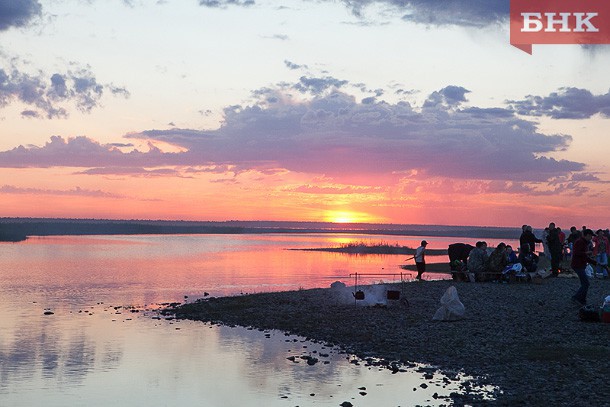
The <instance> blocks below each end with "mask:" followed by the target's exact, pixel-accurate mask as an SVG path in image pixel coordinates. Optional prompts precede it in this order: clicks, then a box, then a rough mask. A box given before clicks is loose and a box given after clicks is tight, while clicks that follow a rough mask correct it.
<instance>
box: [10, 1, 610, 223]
mask: <svg viewBox="0 0 610 407" xmlns="http://www.w3.org/2000/svg"><path fill="white" fill-rule="evenodd" d="M86 3H87V2H82V4H80V3H79V4H72V5H70V4H68V3H66V2H48V1H42V2H40V3H39V2H38V1H33V2H31V4H30V2H28V3H27V4H30V5H31V6H32V7H26V3H23V5H22V6H20V7H22V9H21V8H17V9H15V10H14V12H15V13H17V11H19V10H21V12H20V13H21V14H19V13H17V14H15V15H14V16H13V17H11V16H12V14H11V15H9V14H7V18H6V23H3V24H4V25H0V35H1V36H3V37H4V41H3V44H4V45H3V48H2V52H0V120H1V123H2V137H1V138H0V176H1V179H2V182H1V183H0V212H1V213H2V216H6V217H62V218H108V219H167V220H180V219H183V220H201V221H206V220H210V221H223V220H232V219H234V220H286V221H325V222H332V223H362V222H363V223H400V224H409V223H410V224H447V225H481V226H519V225H522V224H524V223H527V224H534V225H544V224H548V223H549V222H550V221H554V222H556V223H558V224H559V225H561V226H563V227H569V226H570V225H572V224H596V225H599V226H604V225H605V224H608V223H610V205H609V204H608V202H610V196H609V195H608V192H607V191H608V189H607V187H606V184H607V183H608V182H609V181H610V169H609V168H608V166H607V163H606V161H607V157H610V144H609V143H607V140H606V137H607V135H606V133H607V131H606V129H607V128H608V125H609V120H610V116H609V114H608V112H609V111H610V110H609V108H610V106H609V105H608V100H610V98H609V97H608V87H609V85H608V80H607V74H606V67H607V66H608V65H609V64H610V54H609V53H606V52H601V51H600V52H597V53H595V57H593V54H594V53H593V52H592V51H590V50H589V49H588V48H584V47H579V46H578V45H571V46H567V45H566V46H560V45H555V46H543V45H536V46H535V47H534V48H535V50H534V52H533V54H532V55H528V54H525V53H523V52H522V51H520V50H518V49H516V48H515V47H513V46H511V44H510V43H509V41H508V37H507V36H508V28H509V27H508V24H504V23H505V21H504V17H502V16H504V14H505V13H504V11H505V10H503V9H502V10H500V9H496V8H497V7H499V5H498V3H493V4H491V3H490V4H486V5H479V4H478V3H477V5H476V6H472V7H474V8H473V9H472V10H471V9H470V8H469V7H470V6H467V7H466V9H467V10H470V11H464V12H463V13H461V14H460V16H461V17H460V18H459V19H456V18H455V15H454V14H451V13H450V14H445V10H435V12H434V15H435V16H437V17H438V19H436V17H435V19H434V20H429V19H426V18H423V17H422V19H421V20H418V17H417V16H418V14H417V11H420V12H424V14H425V15H427V14H426V13H427V12H428V11H429V10H427V9H425V7H424V6H423V5H419V3H417V2H415V3H412V4H411V3H409V4H410V5H409V6H408V7H407V6H404V7H403V6H400V5H397V3H396V2H385V1H379V2H377V1H373V2H362V3H361V4H360V3H359V2H354V4H353V5H352V7H353V9H350V7H346V4H347V3H346V2H338V3H336V4H335V3H332V2H317V3H308V2H301V1H299V0H295V4H294V7H286V8H285V9H282V12H280V13H277V12H276V11H277V10H275V9H273V8H271V6H270V5H268V4H262V3H261V4H258V3H257V6H256V7H253V8H249V7H245V5H246V3H248V2H243V3H244V4H242V3H241V2H223V1H220V2H214V4H217V6H218V7H212V6H211V5H210V4H211V3H210V4H208V2H200V3H201V4H199V5H197V4H190V5H186V4H179V5H178V4H172V5H169V4H165V3H163V2H159V3H158V4H138V5H135V4H131V3H132V2H124V3H125V4H123V5H122V6H120V7H121V8H120V10H122V11H121V12H123V11H124V12H126V13H128V14H129V13H133V14H130V18H128V17H125V20H117V19H114V18H104V17H105V16H114V15H119V14H121V12H120V11H117V9H116V8H115V6H111V5H109V4H105V3H104V2H96V4H95V6H93V5H92V4H86ZM128 3H129V4H128ZM143 3H146V2H143ZM195 3H196V2H195ZM365 3H366V4H365ZM369 3H370V4H369ZM373 3H375V4H376V6H382V5H383V6H387V7H389V8H390V9H391V10H390V11H392V12H383V13H381V12H379V10H377V8H376V7H374V6H373ZM20 4H21V3H20ZM248 4H250V3H248ZM350 4H351V3H350ZM357 4H359V5H357ZM369 5H370V7H369ZM117 7H118V6H117ZM405 7H406V8H407V9H409V10H408V15H409V16H411V17H410V18H411V19H412V20H408V19H404V18H400V16H402V15H404V14H405V12H406V11H405V9H404V8H405ZM420 8H421V9H420ZM479 8H483V9H485V8H487V9H489V10H487V9H486V10H479ZM255 9H256V12H255V11H254V10H255ZM424 9H425V10H424ZM350 10H351V11H350ZM353 11H357V12H355V13H354V12H353ZM488 11H489V13H488ZM250 13H252V14H250ZM313 15H315V16H316V18H315V19H313V20H312V21H315V24H314V26H309V25H308V24H307V23H306V22H307V21H310V19H311V16H313ZM51 16H61V17H57V18H55V17H53V18H51ZM161 16H172V18H174V20H173V21H180V23H178V24H176V26H175V29H168V30H164V31H163V32H161V31H159V30H150V27H151V26H153V25H155V24H157V25H162V24H164V23H165V22H164V20H163V19H162V17H161ZM246 16H250V17H253V18H248V17H246ZM254 16H256V17H254ZM392 16H394V17H392ZM47 17H48V18H47ZM441 17H442V18H441ZM469 19H472V21H475V20H476V22H477V23H476V24H474V23H472V21H471V20H469ZM202 21H207V22H209V23H210V24H203V23H201V22H202ZM434 21H437V22H438V26H436V25H435V24H437V23H435V22H434ZM441 21H443V22H442V23H441ZM85 22H86V23H85ZM342 22H346V23H345V24H343V23H342ZM422 22H425V24H422ZM465 22H467V23H465ZM364 23H366V24H364ZM430 25H431V26H430ZM178 27H182V28H181V29H178ZM338 27H341V30H338V29H337V28H338ZM380 27H384V28H383V29H381V28H380ZM431 27H432V28H435V30H434V31H430V30H429V28H431ZM486 27H495V28H498V27H504V28H503V30H500V31H498V33H496V34H494V35H491V36H489V37H487V35H488V34H490V33H488V32H487V31H486ZM496 31H497V30H496ZM74 32H80V33H82V34H81V35H82V37H83V38H89V40H88V41H89V42H75V41H74V37H73V35H74V34H73V33H74ZM187 32H188V33H189V34H188V40H187V39H186V38H185V36H186V33H187ZM219 32H222V33H230V34H231V35H224V34H223V35H219ZM494 32H495V31H494ZM144 33H150V35H144ZM484 34H485V38H486V42H484V43H481V42H480V41H478V40H475V39H476V38H481V36H482V35H484ZM192 38H199V39H201V40H200V41H191V40H190V39H192ZM238 38H239V39H240V40H239V41H238V40H237V39H238ZM329 38H332V39H333V41H329V40H328V39H329ZM406 38H410V39H417V40H409V41H406V40H405V39H406ZM338 43H339V44H344V45H343V46H342V47H341V50H340V55H339V53H338V52H339V50H338V49H337V47H336V46H335V45H333V44H338ZM68 44H69V46H68ZM130 44H138V52H134V50H133V47H130ZM439 48H440V49H444V50H451V53H450V54H447V55H444V54H443V55H442V57H441V55H440V54H438V55H437V54H436V53H433V54H431V53H430V52H429V50H430V49H439ZM48 49H56V50H58V53H57V55H49V54H48ZM591 49H593V48H591ZM24 50H28V53H27V54H26V53H24ZM104 50H113V51H112V52H109V51H108V52H105V51H104ZM559 60H561V61H562V64H559V65H553V61H559ZM67 61H69V62H67ZM178 61H180V62H178ZM413 61H417V63H413ZM472 61H477V63H476V64H474V63H473V62H472ZM549 66H552V68H549ZM541 72H544V75H543V76H541ZM575 72H578V73H579V74H578V75H575V74H574V73H575Z"/></svg>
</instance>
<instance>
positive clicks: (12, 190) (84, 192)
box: [0, 185, 125, 199]
mask: <svg viewBox="0 0 610 407" xmlns="http://www.w3.org/2000/svg"><path fill="white" fill-rule="evenodd" d="M0 194H22V195H62V196H91V197H98V198H115V199H120V198H125V196H123V195H117V194H113V193H110V192H105V191H102V190H99V189H96V190H91V189H83V188H81V187H75V188H73V189H68V190H63V189H41V188H20V187H16V186H13V185H4V186H2V187H0Z"/></svg>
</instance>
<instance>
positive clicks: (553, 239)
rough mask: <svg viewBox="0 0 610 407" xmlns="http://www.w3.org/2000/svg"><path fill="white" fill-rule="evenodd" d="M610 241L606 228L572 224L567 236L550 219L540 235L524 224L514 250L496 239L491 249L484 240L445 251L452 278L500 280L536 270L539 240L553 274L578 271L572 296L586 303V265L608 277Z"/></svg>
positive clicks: (456, 245) (579, 302) (458, 245)
mask: <svg viewBox="0 0 610 407" xmlns="http://www.w3.org/2000/svg"><path fill="white" fill-rule="evenodd" d="M609 241H610V231H609V230H608V229H606V230H602V229H598V230H597V231H596V232H593V230H591V229H589V228H587V227H586V226H583V227H582V229H581V230H578V229H577V228H576V227H574V226H572V227H571V228H570V234H569V235H568V236H566V235H565V233H564V232H563V231H562V230H561V228H559V227H557V226H556V225H555V223H553V222H551V223H550V224H549V226H548V227H547V228H545V230H544V233H543V236H542V238H538V237H537V236H536V235H535V234H534V232H533V230H532V227H531V226H529V225H523V227H522V233H521V236H520V237H519V249H518V251H517V252H516V251H514V250H513V248H512V247H511V246H510V245H507V244H505V243H499V244H498V245H497V246H496V247H495V248H494V249H493V251H491V252H490V251H489V250H488V248H487V243H486V242H484V241H480V242H477V243H476V245H475V246H474V247H473V246H471V245H469V244H464V243H455V244H452V245H449V250H448V254H449V260H450V265H451V270H452V272H453V275H454V278H455V279H460V277H462V279H466V280H470V281H473V280H474V281H489V280H500V279H502V278H507V277H508V276H510V275H516V276H527V275H528V274H526V273H535V272H536V271H537V268H538V263H539V257H538V255H537V254H536V244H538V243H541V244H542V245H543V248H544V256H545V257H546V258H548V259H549V260H550V263H551V268H550V272H551V274H552V275H554V276H557V275H558V274H559V273H560V272H562V271H565V272H567V271H569V269H571V270H573V271H574V272H575V273H576V274H577V275H578V277H579V279H580V284H581V285H580V288H579V289H578V291H577V293H576V294H575V295H574V297H573V298H572V300H573V301H574V302H576V303H578V304H580V305H585V304H586V298H587V291H588V288H589V277H588V276H587V272H586V268H587V265H589V264H591V265H592V266H594V267H595V269H594V272H595V275H598V276H600V277H602V278H608V253H609V250H610V244H609ZM568 261H569V263H568ZM568 264H569V266H568Z"/></svg>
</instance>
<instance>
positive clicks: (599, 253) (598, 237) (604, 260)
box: [593, 229, 608, 278]
mask: <svg viewBox="0 0 610 407" xmlns="http://www.w3.org/2000/svg"><path fill="white" fill-rule="evenodd" d="M593 241H594V242H595V247H594V248H593V256H595V260H596V261H597V266H596V270H595V275H596V276H597V275H598V274H599V276H600V277H603V278H608V238H607V237H606V236H605V235H604V231H603V230H601V229H599V230H598V231H597V232H596V233H595V237H594V238H593Z"/></svg>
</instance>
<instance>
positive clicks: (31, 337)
mask: <svg viewBox="0 0 610 407" xmlns="http://www.w3.org/2000/svg"><path fill="white" fill-rule="evenodd" d="M31 312H32V313H34V312H36V313H38V312H40V310H39V309H32V310H31ZM66 318H67V319H72V321H66ZM75 318H76V316H74V315H70V314H69V315H67V316H66V315H64V316H62V315H53V316H44V317H40V318H38V317H33V316H32V315H31V314H30V316H29V318H23V319H16V320H15V321H14V322H13V323H14V329H12V330H11V331H12V334H13V335H12V337H10V336H7V335H6V333H7V331H6V330H5V334H4V335H3V340H2V342H0V376H1V378H2V380H1V383H0V388H3V389H4V391H7V389H9V388H12V387H13V388H15V387H16V388H18V387H20V386H23V385H24V384H26V383H28V382H29V383H30V385H31V384H32V383H40V386H43V387H44V386H49V385H54V386H59V387H66V386H68V387H71V386H74V385H78V384H79V383H82V382H83V381H84V380H85V379H86V377H87V375H88V374H89V373H90V372H92V371H93V370H94V369H96V368H97V366H100V367H102V368H103V369H106V370H111V369H114V368H116V367H117V366H118V365H120V363H121V358H122V351H121V350H120V349H117V348H116V345H114V344H108V345H107V346H103V347H102V349H101V352H100V353H99V354H98V343H97V342H96V341H95V340H94V339H92V338H91V337H90V335H89V334H88V332H87V329H86V324H85V326H80V323H81V322H82V321H78V322H77V323H76V324H74V323H73V322H76V321H74V319H75ZM11 331H8V332H11ZM48 381H51V382H50V383H47V382H48ZM44 383H46V384H44Z"/></svg>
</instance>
